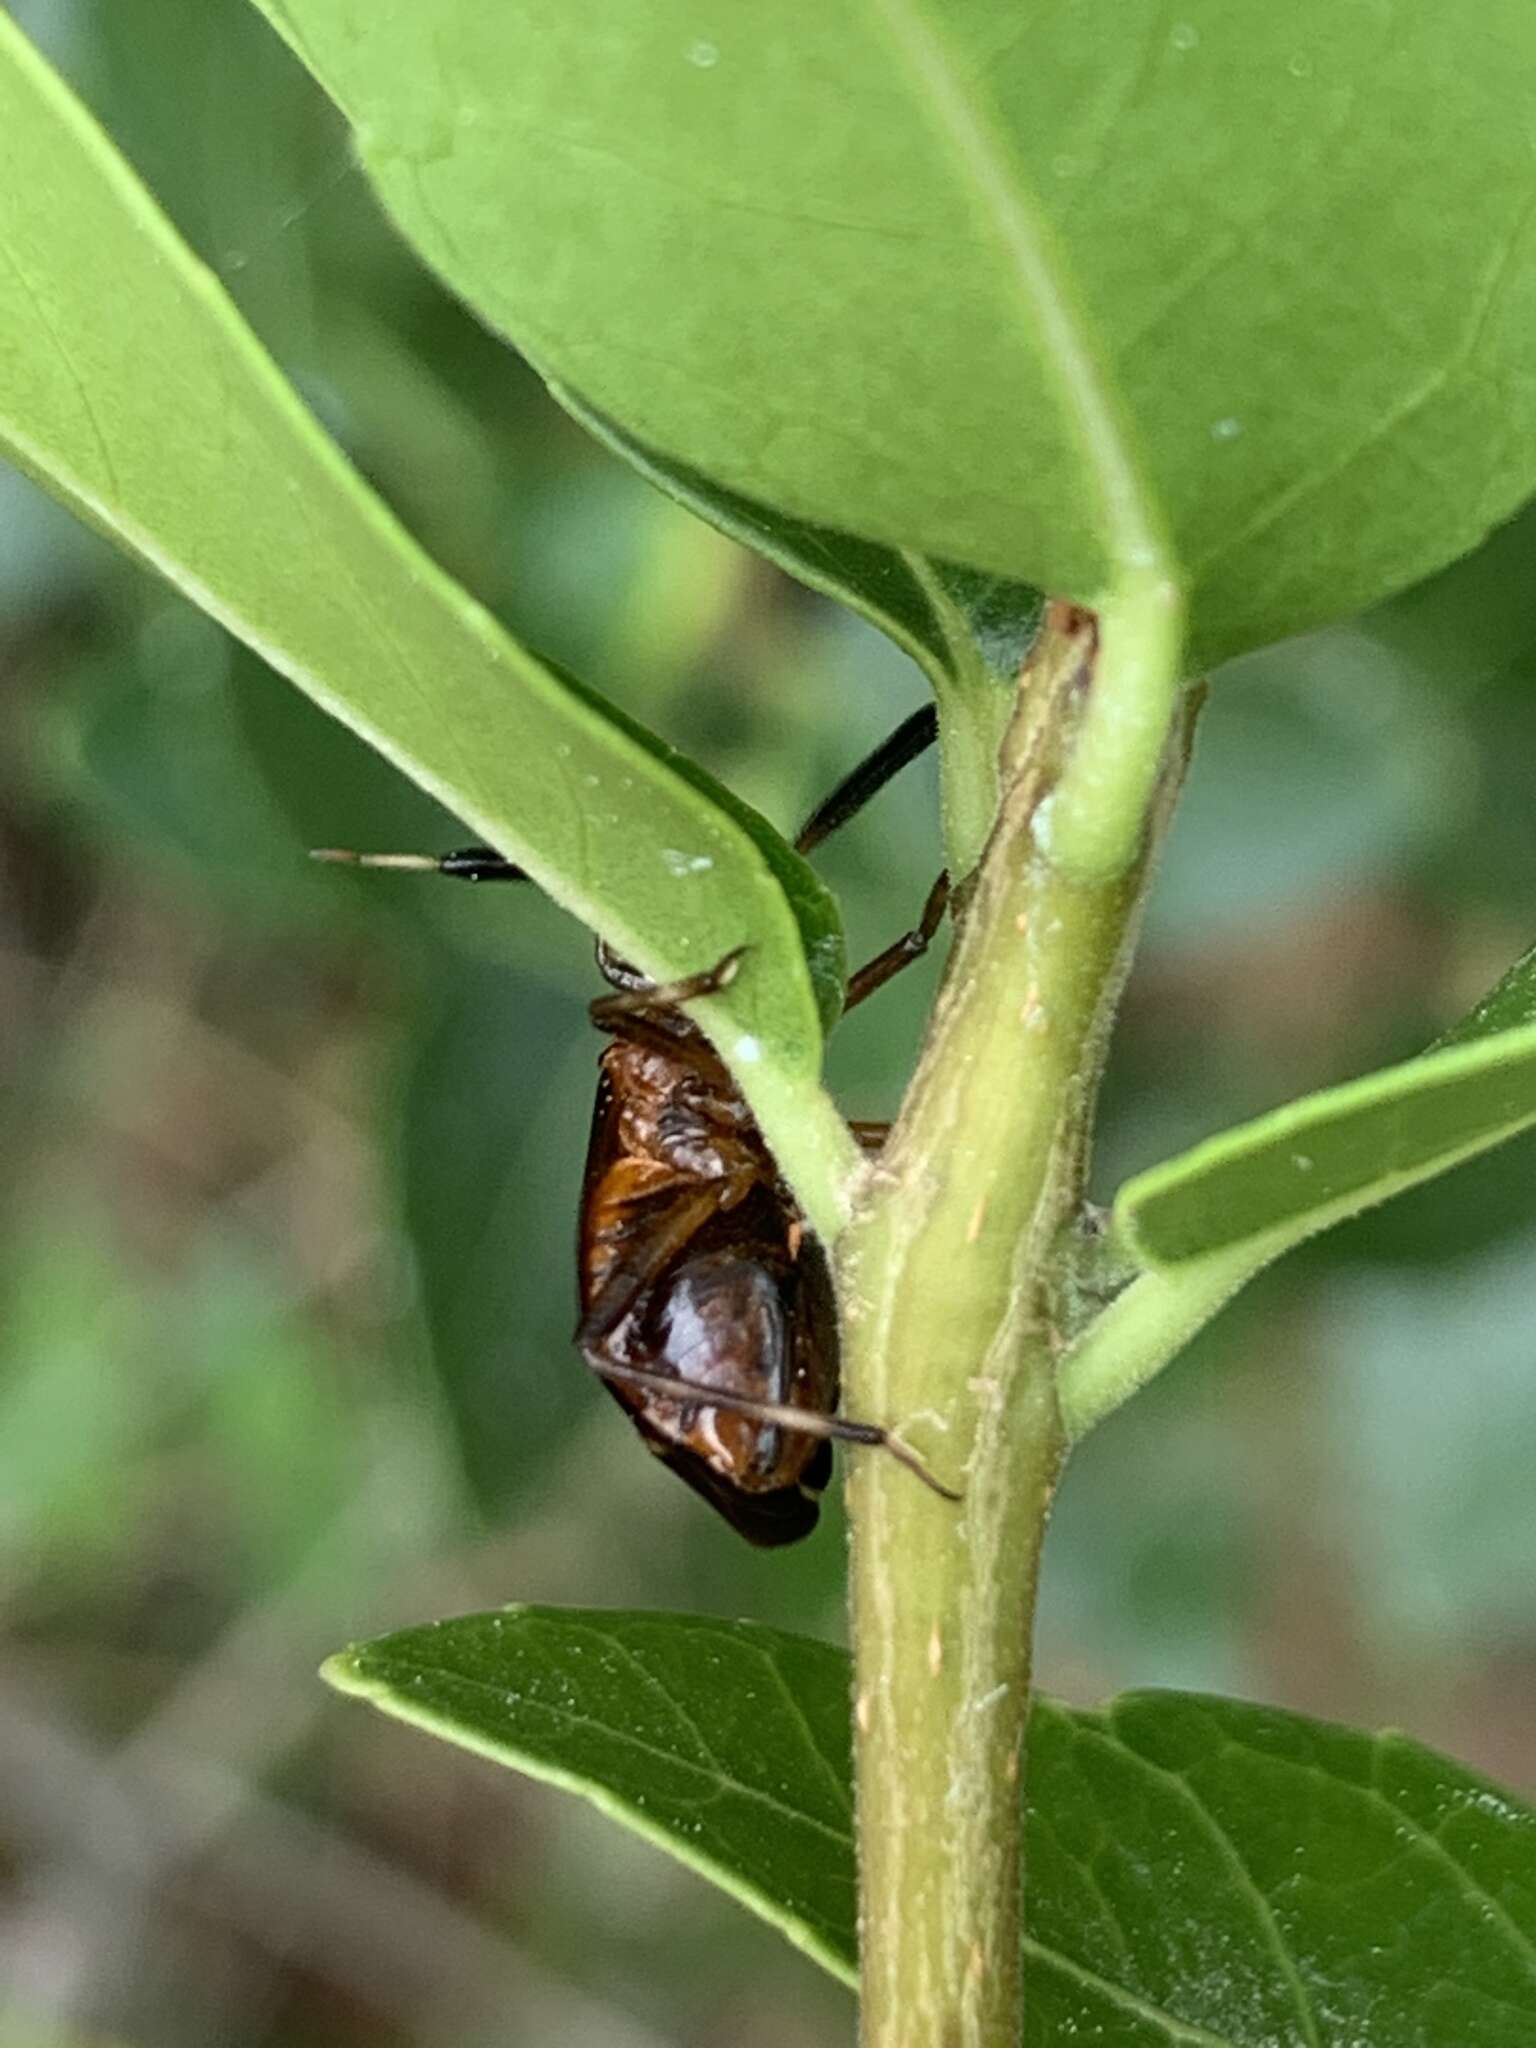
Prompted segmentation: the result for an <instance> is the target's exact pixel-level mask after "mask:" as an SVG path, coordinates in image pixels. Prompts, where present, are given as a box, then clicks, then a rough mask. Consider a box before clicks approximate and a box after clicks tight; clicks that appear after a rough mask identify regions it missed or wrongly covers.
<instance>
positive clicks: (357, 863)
mask: <svg viewBox="0 0 1536 2048" xmlns="http://www.w3.org/2000/svg"><path fill="white" fill-rule="evenodd" d="M309 857H310V859H311V860H323V861H328V862H329V863H330V864H331V865H332V866H333V867H343V868H398V869H404V870H406V871H408V872H410V873H413V874H424V875H452V876H453V877H454V878H455V879H456V880H458V881H461V882H526V881H527V880H528V875H527V871H526V870H525V869H523V868H520V867H519V866H518V865H517V863H516V861H511V860H504V859H503V858H502V856H501V855H500V854H499V853H498V852H497V851H496V849H495V847H493V846H461V847H460V848H459V849H458V851H457V852H455V853H354V852H353V851H352V849H351V848H350V847H347V846H312V847H311V848H310V850H309Z"/></svg>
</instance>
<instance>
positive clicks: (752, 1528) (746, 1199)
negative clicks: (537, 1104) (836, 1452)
mask: <svg viewBox="0 0 1536 2048" xmlns="http://www.w3.org/2000/svg"><path fill="white" fill-rule="evenodd" d="M934 736H935V721H934V712H933V708H932V706H925V707H924V708H923V709H922V710H920V711H917V712H914V713H913V714H912V716H911V717H910V718H908V719H906V720H905V721H904V722H903V723H902V724H901V725H900V726H898V727H897V729H896V731H895V732H893V733H892V734H891V736H890V737H889V739H887V740H886V741H885V742H884V744H883V745H881V746H880V747H878V748H876V750H875V751H874V753H872V754H871V755H870V756H869V757H868V758H867V759H866V760H864V761H862V762H861V763H860V764H859V766H858V767H857V768H855V769H854V771H853V772H852V774H850V775H849V776H847V777H846V778H845V779H844V780H843V781H842V782H840V783H839V784H838V786H837V788H836V789H834V790H833V792H832V794H831V795H830V796H829V797H827V798H826V800H825V801H824V802H823V803H821V804H819V805H818V806H817V808H816V810H815V811H814V812H813V813H812V814H811V816H810V818H809V819H808V820H807V821H806V823H805V825H804V826H803V828H802V829H801V831H800V833H799V836H798V837H797V839H796V841H795V845H796V848H797V849H798V850H799V851H800V852H801V853H808V852H809V851H810V850H811V849H812V848H813V847H815V846H818V845H820V843H821V842H822V840H824V839H826V838H827V837H828V836H829V835H830V834H831V833H833V832H835V831H836V830H837V828H838V827H839V826H840V825H843V824H846V823H847V821H848V820H849V819H850V818H851V817H853V815H854V814H855V812H857V811H859V810H861V809H862V808H863V806H864V805H865V804H866V803H868V801H869V800H870V798H871V797H873V796H874V795H875V794H876V792H877V791H879V790H880V789H882V788H883V787H884V786H885V784H886V783H887V782H889V781H890V779H891V777H892V776H893V775H895V774H896V773H897V772H898V771H899V770H900V769H902V768H904V767H905V766H906V765H907V763H908V762H909V761H912V760H914V759H915V758H916V757H917V756H918V755H919V754H920V753H922V752H923V751H924V749H925V748H927V747H928V746H930V745H931V744H932V742H933V739H934ZM315 858H316V859H317V860H329V861H344V862H348V863H353V864H356V865H359V866H365V867H393V868H412V869H425V870H428V871H430V872H435V873H438V874H444V875H453V876H457V877H459V878H460V879H462V880H465V881H471V882H499V881H524V880H526V879H527V877H526V876H525V875H524V873H523V870H522V869H521V868H519V867H517V866H516V865H515V864H514V863H513V862H511V861H508V860H505V859H503V858H502V857H501V855H499V854H498V853H496V852H495V851H494V850H493V849H492V848H490V847H486V846H470V847H464V848H462V849H461V850H459V851H458V852H456V853H448V854H441V855H433V854H358V853H350V852H346V851H343V850H341V849H338V848H321V849H317V851H316V854H315ZM948 895H949V885H948V879H947V877H946V876H944V875H942V874H941V875H940V876H939V878H938V880H937V882H936V883H935V884H934V886H933V888H932V890H931V891H930V892H929V895H928V900H927V902H926V904H925V905H924V907H923V913H922V917H921V918H920V920H919V922H918V924H917V925H916V926H915V927H914V929H913V930H911V931H910V932H907V933H906V934H905V935H904V936H903V937H902V938H900V939H898V940H897V941H896V943H895V944H894V945H892V946H888V947H887V948H886V949H885V951H884V952H882V953H880V954H878V955H877V956H876V957H875V959H873V960H871V961H870V962H869V963H868V964H867V965H866V966H864V967H862V968H860V969H859V971H858V972H857V973H856V974H855V975H854V976H853V977H852V979H851V980H850V982H849V984H848V989H847V994H846V996H845V998H844V1009H845V1010H848V1009H852V1008H853V1007H854V1006H855V1005H856V1004H858V1003H861V1002H863V1001H864V1000H865V998H866V997H867V996H870V995H872V994H873V993H874V991H875V990H876V989H877V988H880V987H881V986H883V984H884V983H885V982H887V981H889V980H890V979H891V977H892V976H893V975H894V974H897V973H899V972H900V971H901V969H902V968H903V967H905V966H907V965H909V964H910V963H911V962H912V961H914V960H916V959H918V958H919V957H920V956H921V954H922V953H924V952H925V951H926V950H927V947H928V945H929V942H930V941H931V940H932V938H933V936H934V934H935V933H936V932H937V930H938V928H939V925H940V922H941V920H942V919H943V916H944V912H945V908H946V905H947V902H948ZM742 950H744V949H738V950H737V951H736V952H733V953H729V954H727V955H726V957H725V958H724V959H723V960H721V961H719V962H717V963H716V965H715V966H713V967H712V968H709V969H708V970H706V971H705V972H704V973H702V974H696V975H692V976H690V977H689V978H688V979H687V980H684V981H675V982H667V983H662V984H657V983H654V982H650V981H647V980H646V978H645V977H644V976H643V975H642V974H640V973H639V972H638V971H637V970H636V969H635V968H633V967H631V966H630V965H629V964H628V963H627V962H626V961H623V960H621V959H619V958H618V957H617V956H616V955H615V954H614V953H613V952H612V951H611V950H610V948H609V947H607V946H606V945H605V944H604V943H603V942H602V941H601V940H599V941H598V945H597V964H598V968H599V970H600V971H601V973H602V975H603V977H604V979H605V980H606V981H607V982H608V983H609V985H610V989H611V991H612V992H611V993H610V994H608V995H604V996H599V997H598V998H597V1000H596V1001H595V1002H594V1003H593V1004H592V1006H591V1017H592V1021H593V1023H594V1024H595V1025H596V1026H597V1027H598V1029H599V1030H601V1031H604V1032H607V1033H608V1035H609V1038H610V1040H611V1043H610V1044H609V1045H608V1046H607V1047H606V1048H605V1050H604V1052H603V1054H602V1058H601V1061H600V1065H599V1077H598V1087H597V1102H596V1105H595V1108H594V1111H593V1117H592V1132H591V1137H590V1140H589V1142H588V1147H587V1163H586V1171H585V1174H584V1176H583V1180H582V1191H581V1207H580V1219H579V1224H578V1232H577V1263H578V1271H579V1291H580V1298H581V1320H580V1322H579V1323H578V1325H577V1328H576V1335H575V1342H576V1345H577V1348H578V1349H579V1350H580V1352H581V1355H582V1357H583V1359H584V1360H585V1361H586V1363H587V1364H588V1365H589V1366H590V1367H591V1368H592V1370H593V1371H594V1372H596V1373H597V1374H598V1375H599V1376H600V1377H601V1378H602V1379H603V1380H604V1381H605V1383H606V1384H607V1386H608V1388H609V1390H610V1392H611V1393H612V1394H613V1395H614V1397H615V1399H617V1400H618V1401H619V1403H620V1404H621V1405H622V1406H623V1407H624V1409H625V1410H626V1411H627V1412H628V1414H629V1417H630V1420H631V1421H632V1422H633V1423H634V1425H635V1427H636V1428H637V1429H638V1430H639V1432H640V1434H641V1436H642V1437H643V1438H644V1439H645V1441H646V1443H647V1444H648V1445H649V1447H650V1449H651V1450H652V1451H654V1452H655V1453H656V1454H657V1456H659V1457H660V1458H661V1459H662V1460H663V1461H664V1463H666V1464H667V1465H669V1466H670V1467H671V1468H672V1470H673V1471H674V1472H676V1473H678V1474H679V1476H680V1477H681V1478H683V1479H685V1480H686V1481H687V1482H688V1484H689V1485H690V1486H692V1487H693V1488H694V1489H695V1490H696V1491H697V1492H699V1493H701V1494H702V1495H703V1496H704V1498H705V1499H706V1500H707V1501H708V1502H709V1503H710V1505H711V1506H712V1507H714V1508H717V1509H718V1510H719V1512H720V1513H721V1514H722V1515H724V1517H725V1518H726V1520H727V1521H728V1522H729V1523H730V1524H731V1526H732V1527H733V1528H734V1529H737V1530H739V1531H740V1533H741V1534H742V1535H743V1536H745V1537H746V1538H747V1540H748V1542H750V1543H756V1544H761V1545H776V1544H782V1543H794V1542H797V1541H798V1540H799V1539H800V1538H801V1537H802V1536H807V1535H809V1534H810V1532H811V1530H812V1529H813V1528H814V1527H815V1526H816V1520H817V1515H818V1495H819V1494H820V1493H821V1491H822V1489H823V1488H824V1487H825V1485H826V1483H827V1480H828V1478H829V1477H830V1475H831V1468H832V1439H833V1438H840V1439H842V1440H843V1441H845V1442H849V1443H859V1444H874V1445H881V1446H884V1447H885V1448H886V1449H888V1450H890V1451H892V1452H893V1453H894V1454H895V1455H896V1456H897V1457H899V1458H900V1459H901V1460H902V1462H903V1463H904V1464H907V1465H908V1466H909V1467H910V1468H911V1469H912V1470H914V1471H915V1472H916V1473H917V1474H918V1475H919V1477H921V1478H922V1479H924V1480H925V1481H926V1482H927V1483H928V1484H929V1485H930V1486H933V1487H935V1488H936V1490H937V1491H939V1492H940V1493H947V1489H946V1488H944V1487H941V1486H939V1485H938V1482H937V1481H936V1480H935V1479H933V1477H932V1476H931V1474H929V1473H928V1472H927V1471H926V1469H925V1468H924V1467H923V1466H922V1465H921V1463H920V1462H919V1461H918V1459H917V1458H916V1457H915V1456H914V1454H913V1453H912V1452H911V1451H909V1450H908V1449H907V1448H906V1446H905V1445H903V1444H901V1443H900V1442H899V1441H898V1440H897V1439H895V1438H894V1437H892V1436H891V1435H890V1434H889V1433H888V1432H887V1431H886V1430H884V1429H881V1428H879V1427H878V1426H877V1425H875V1424H873V1423H864V1422H856V1421H852V1420H850V1419H848V1418H847V1417H843V1416H839V1415H837V1414H836V1413H835V1412H834V1411H835V1409H836V1406H837V1395H838V1345H837V1319H836V1312H835V1308H834V1304H833V1297H832V1283H831V1278H830V1275H829V1273H828V1269H827V1261H826V1255H825V1253H824V1252H823V1250H822V1248H821V1246H820V1244H819V1243H818V1242H817V1241H816V1239H815V1237H814V1236H813V1235H812V1234H811V1233H810V1231H809V1230H808V1229H807V1228H806V1225H805V1223H804V1220H803V1218H802V1217H801V1215H800V1212H799V1210H798V1208H797V1207H796V1205H795V1201H794V1198H793V1196H792V1195H791V1194H790V1192H789V1190H788V1189H787V1188H786V1187H785V1185H784V1183H783V1181H782V1180H781V1179H780V1177H779V1173H778V1169H777V1168H776V1167H775V1165H774V1162H773V1160H772V1158H771V1157H770V1155H769V1153H768V1149H767V1147H766V1145H765V1144H764V1142H763V1138H762V1134H761V1133H760V1132H759V1130H758V1128H757V1125H756V1122H755V1121H754V1119H753V1117H752V1113H751V1111H750V1110H749V1109H748V1107H747V1105H746V1103H745V1101H744V1100H743V1099H742V1096H741V1093H740V1091H739V1089H738V1088H737V1086H736V1084H735V1082H734V1081H733V1080H732V1079H731V1076H730V1074H729V1072H728V1071H727V1069H726V1067H725V1065H724V1063H723V1062H722V1061H721V1059H720V1058H719V1056H718V1054H717V1053H716V1052H715V1050H714V1048H713V1047H712V1046H711V1045H710V1043H709V1041H708V1039H706V1038H705V1036H704V1035H703V1033H702V1032H701V1031H700V1030H699V1027H698V1026H697V1025H696V1024H695V1023H694V1022H693V1021H692V1019H691V1018H690V1017H689V1016H688V1014H687V1012H686V1010H685V1009H684V1007H683V1006H684V1005H685V1004H686V1003H688V1002H691V1001H693V1000H695V999H696V998H697V997H700V996H705V995H712V994H714V993H715V992H716V991H717V990H718V989H721V988H723V987H725V986H726V984H727V983H728V982H729V981H730V980H731V978H732V977H733V975H734V974H735V972H736V969H737V966H738V964H739V961H740V958H741V951H742ZM853 1129H854V1132H855V1134H856V1136H857V1137H858V1138H859V1140H860V1142H861V1143H862V1144H863V1145H865V1146H866V1148H868V1149H871V1150H878V1148H879V1146H880V1144H881V1143H882V1142H883V1141H884V1138H885V1134H886V1126H884V1125H878V1124H855V1125H854V1126H853ZM684 1390H686V1391H684ZM951 1497H953V1496H951Z"/></svg>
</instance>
